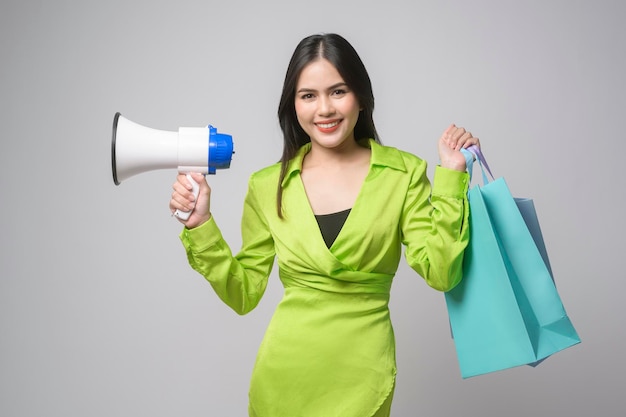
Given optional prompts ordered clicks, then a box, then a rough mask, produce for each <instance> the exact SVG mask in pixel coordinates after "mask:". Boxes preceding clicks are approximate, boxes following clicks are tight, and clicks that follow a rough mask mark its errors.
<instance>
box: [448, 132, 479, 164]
mask: <svg viewBox="0 0 626 417" xmlns="http://www.w3.org/2000/svg"><path fill="white" fill-rule="evenodd" d="M471 145H476V146H479V147H480V141H479V140H478V138H475V137H474V136H472V134H471V133H470V132H468V131H467V130H465V128H462V127H457V126H456V125H455V124H451V125H450V126H449V127H448V128H447V129H446V130H445V132H443V134H442V135H441V137H440V138H439V143H438V147H439V159H440V160H441V166H442V167H444V168H449V169H454V170H457V171H465V169H466V167H465V156H463V154H462V153H461V149H462V148H467V147H469V146H471Z"/></svg>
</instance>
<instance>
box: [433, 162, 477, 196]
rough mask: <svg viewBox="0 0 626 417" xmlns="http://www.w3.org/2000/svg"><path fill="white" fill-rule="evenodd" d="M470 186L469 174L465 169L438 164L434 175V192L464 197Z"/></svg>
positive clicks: (441, 194)
mask: <svg viewBox="0 0 626 417" xmlns="http://www.w3.org/2000/svg"><path fill="white" fill-rule="evenodd" d="M468 187H469V174H468V173H467V172H465V171H457V170H454V169H448V168H443V167H442V166H439V165H437V166H436V167H435V175H434V177H433V190H432V193H433V194H436V195H440V196H447V197H453V198H464V197H465V195H466V194H467V190H468Z"/></svg>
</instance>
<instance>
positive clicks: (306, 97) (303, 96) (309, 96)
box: [300, 93, 314, 101]
mask: <svg viewBox="0 0 626 417" xmlns="http://www.w3.org/2000/svg"><path fill="white" fill-rule="evenodd" d="M313 97H314V96H313V94H312V93H304V94H301V95H300V99H301V100H306V101H310V100H312V99H313Z"/></svg>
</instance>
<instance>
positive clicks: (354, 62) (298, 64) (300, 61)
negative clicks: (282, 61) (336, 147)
mask: <svg viewBox="0 0 626 417" xmlns="http://www.w3.org/2000/svg"><path fill="white" fill-rule="evenodd" d="M321 58H323V59H326V60H328V61H329V62H330V63H331V64H333V65H334V67H335V68H337V71H338V72H339V75H341V77H342V78H343V80H344V81H345V83H346V84H347V85H348V88H350V90H352V91H353V92H354V94H355V95H356V98H357V100H358V103H359V106H361V108H362V110H361V112H360V113H359V118H358V120H357V122H356V125H355V127H354V138H355V140H357V141H358V140H362V139H374V140H375V141H376V142H379V143H380V139H379V137H378V133H377V132H376V127H375V126H374V119H373V113H374V93H373V91H372V83H371V81H370V77H369V75H368V73H367V70H366V69H365V65H363V61H361V58H360V57H359V55H358V54H357V52H356V50H355V49H354V48H353V47H352V45H350V43H349V42H348V41H347V40H345V39H344V38H343V37H341V36H340V35H337V34H334V33H326V34H318V35H311V36H308V37H306V38H304V39H302V40H301V41H300V43H299V44H298V46H297V47H296V49H295V51H294V53H293V55H292V57H291V60H290V61H289V66H288V67H287V74H286V75H285V82H284V84H283V92H282V94H281V97H280V104H279V105H278V121H279V123H280V128H281V129H282V131H283V155H282V157H281V159H280V162H281V171H280V178H279V180H278V191H277V194H276V201H277V209H278V216H279V217H280V218H282V217H283V214H282V197H283V188H282V182H283V179H284V178H285V175H286V173H287V166H288V164H289V161H290V160H291V159H292V158H293V157H294V156H295V155H296V153H297V152H298V149H300V148H301V147H302V145H304V144H306V143H308V142H310V141H311V138H309V136H308V135H307V134H306V133H305V131H304V130H303V129H302V127H301V126H300V124H299V123H298V119H297V116H296V108H295V96H296V87H297V83H298V78H299V77H300V73H301V72H302V70H303V69H304V67H306V66H307V65H308V64H310V63H311V62H313V61H315V60H318V59H321Z"/></svg>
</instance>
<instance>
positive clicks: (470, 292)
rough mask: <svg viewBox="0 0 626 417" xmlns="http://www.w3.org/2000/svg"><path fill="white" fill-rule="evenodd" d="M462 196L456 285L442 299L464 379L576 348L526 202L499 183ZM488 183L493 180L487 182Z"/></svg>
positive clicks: (475, 188) (483, 163)
mask: <svg viewBox="0 0 626 417" xmlns="http://www.w3.org/2000/svg"><path fill="white" fill-rule="evenodd" d="M475 152H477V156H478V159H479V162H481V164H480V165H481V170H482V173H483V186H479V185H475V186H473V187H472V188H471V189H470V191H469V193H468V199H469V205H470V216H469V227H470V242H469V245H468V248H467V250H466V251H465V257H464V264H463V280H462V281H461V283H460V284H459V285H458V286H457V287H455V288H454V289H452V290H451V291H449V292H447V293H446V294H445V298H446V305H447V308H448V314H449V318H450V325H451V329H452V334H453V337H454V343H455V347H456V351H457V357H458V360H459V365H460V369H461V375H462V376H463V378H468V377H472V376H476V375H481V374H485V373H489V372H495V371H499V370H503V369H508V368H512V367H515V366H521V365H536V364H538V363H539V362H541V361H542V360H543V359H545V358H547V357H548V356H550V355H552V354H554V353H556V352H558V351H560V350H563V349H566V348H568V347H570V346H573V345H575V344H577V343H580V338H579V336H578V334H577V332H576V330H575V329H574V326H573V325H572V323H571V321H570V319H569V317H568V316H567V313H566V312H565V309H564V307H563V304H562V302H561V299H560V297H559V294H558V292H557V290H556V287H555V284H554V280H553V277H552V273H551V268H550V263H549V260H548V255H547V252H546V250H545V245H544V241H543V238H542V236H541V230H540V228H539V222H538V220H537V215H536V211H535V209H534V204H533V202H532V200H531V199H515V198H513V196H512V195H511V192H510V191H509V188H508V186H507V184H506V182H505V181H504V179H503V178H498V179H496V180H493V181H489V180H488V178H487V176H486V174H485V167H486V168H487V170H488V169H489V166H488V165H487V164H486V161H485V160H484V156H483V155H482V154H481V153H480V150H478V149H476V150H475ZM492 178H493V176H492Z"/></svg>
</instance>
